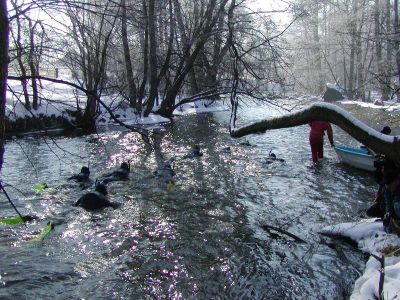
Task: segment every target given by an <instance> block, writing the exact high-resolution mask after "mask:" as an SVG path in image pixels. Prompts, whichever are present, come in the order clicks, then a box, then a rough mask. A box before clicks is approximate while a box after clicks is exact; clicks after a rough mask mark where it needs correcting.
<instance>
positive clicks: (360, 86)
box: [355, 1, 365, 101]
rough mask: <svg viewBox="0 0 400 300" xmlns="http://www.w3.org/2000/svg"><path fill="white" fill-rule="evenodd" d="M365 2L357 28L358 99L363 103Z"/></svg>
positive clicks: (362, 5)
mask: <svg viewBox="0 0 400 300" xmlns="http://www.w3.org/2000/svg"><path fill="white" fill-rule="evenodd" d="M364 7H365V1H364V3H362V4H361V5H360V9H361V10H362V11H361V19H360V22H359V27H358V28H357V36H356V44H355V46H356V59H357V93H356V96H357V98H361V100H362V101H365V87H364V84H365V83H364V64H363V49H362V43H361V37H362V29H363V25H364V17H365V9H364Z"/></svg>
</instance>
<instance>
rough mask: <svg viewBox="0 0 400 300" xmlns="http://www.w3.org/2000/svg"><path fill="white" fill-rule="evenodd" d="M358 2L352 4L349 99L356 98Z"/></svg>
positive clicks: (355, 0)
mask: <svg viewBox="0 0 400 300" xmlns="http://www.w3.org/2000/svg"><path fill="white" fill-rule="evenodd" d="M357 2H358V1H357V0H353V1H352V4H353V7H352V19H351V21H350V33H351V37H350V38H351V44H350V57H349V64H350V67H349V68H350V69H349V85H348V87H349V88H348V96H349V99H353V98H354V92H355V90H356V86H355V85H356V79H355V78H356V72H355V58H356V39H357V37H356V34H357V18H356V16H357V6H358V5H357Z"/></svg>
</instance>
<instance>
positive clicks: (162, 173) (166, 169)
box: [153, 160, 175, 178]
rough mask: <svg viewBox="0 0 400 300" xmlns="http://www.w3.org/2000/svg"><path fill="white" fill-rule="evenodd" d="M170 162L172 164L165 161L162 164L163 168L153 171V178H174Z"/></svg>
mask: <svg viewBox="0 0 400 300" xmlns="http://www.w3.org/2000/svg"><path fill="white" fill-rule="evenodd" d="M172 162H173V160H172V161H166V162H165V163H164V166H163V167H162V168H161V169H159V170H156V171H154V172H153V174H154V175H155V176H159V177H167V178H168V177H172V176H174V175H175V171H174V168H173V167H172Z"/></svg>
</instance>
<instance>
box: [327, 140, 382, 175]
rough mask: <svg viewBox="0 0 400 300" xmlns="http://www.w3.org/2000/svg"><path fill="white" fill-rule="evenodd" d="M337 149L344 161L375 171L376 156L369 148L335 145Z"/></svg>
mask: <svg viewBox="0 0 400 300" xmlns="http://www.w3.org/2000/svg"><path fill="white" fill-rule="evenodd" d="M335 151H336V153H337V155H338V156H339V159H340V160H341V161H342V162H343V163H345V164H348V165H350V166H353V167H356V168H359V169H363V170H366V171H375V167H374V160H375V158H374V156H373V155H372V154H370V153H369V152H368V150H365V149H357V148H351V147H346V146H335Z"/></svg>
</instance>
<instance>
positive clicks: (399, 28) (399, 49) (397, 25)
mask: <svg viewBox="0 0 400 300" xmlns="http://www.w3.org/2000/svg"><path fill="white" fill-rule="evenodd" d="M393 29H394V32H397V33H399V32H400V22H399V0H395V1H394V19H393ZM394 51H395V52H396V65H397V80H398V85H397V87H396V88H397V89H398V88H400V39H398V38H397V39H395V42H394ZM399 94H400V92H399ZM397 101H398V102H400V97H398V98H397Z"/></svg>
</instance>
